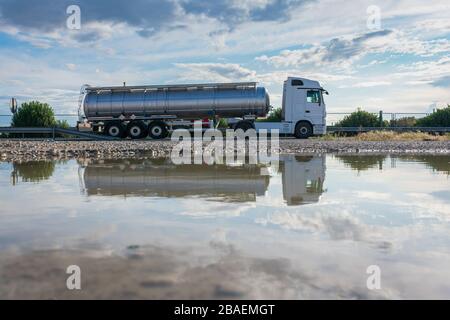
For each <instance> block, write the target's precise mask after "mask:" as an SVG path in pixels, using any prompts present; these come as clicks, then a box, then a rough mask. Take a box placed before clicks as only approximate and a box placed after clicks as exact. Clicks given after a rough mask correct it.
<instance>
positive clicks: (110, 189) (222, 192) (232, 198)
mask: <svg viewBox="0 0 450 320" xmlns="http://www.w3.org/2000/svg"><path fill="white" fill-rule="evenodd" d="M80 168H81V170H80V176H81V177H82V179H81V180H80V181H81V183H82V189H83V190H84V192H85V193H86V194H87V195H88V196H94V195H95V196H123V197H130V196H138V197H169V198H171V197H186V196H196V197H204V198H210V199H211V200H217V201H225V202H248V201H250V202H251V201H256V198H257V196H263V195H264V194H265V193H266V192H267V189H268V186H269V182H270V175H269V174H268V170H269V169H270V168H267V167H266V166H264V165H243V166H227V165H212V166H210V165H194V164H192V165H174V164H172V162H171V161H170V159H166V160H164V159H158V160H125V161H124V160H91V161H85V162H84V163H80ZM279 170H280V171H281V177H282V184H283V198H284V200H285V201H286V203H287V204H288V205H301V204H306V203H313V202H317V201H318V200H319V197H320V196H321V194H322V193H323V192H324V189H323V183H324V180H325V156H324V155H317V156H309V157H305V156H303V157H302V156H294V155H283V156H281V158H280V167H279Z"/></svg>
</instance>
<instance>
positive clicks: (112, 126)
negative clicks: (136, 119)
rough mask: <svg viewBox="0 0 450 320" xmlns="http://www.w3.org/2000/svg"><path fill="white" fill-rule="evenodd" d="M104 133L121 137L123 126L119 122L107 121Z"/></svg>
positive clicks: (123, 130) (123, 132) (123, 131)
mask: <svg viewBox="0 0 450 320" xmlns="http://www.w3.org/2000/svg"><path fill="white" fill-rule="evenodd" d="M104 133H105V134H106V135H108V136H110V137H114V138H123V137H124V135H125V127H124V125H123V124H122V123H121V122H116V121H113V122H108V123H106V125H105V131H104Z"/></svg>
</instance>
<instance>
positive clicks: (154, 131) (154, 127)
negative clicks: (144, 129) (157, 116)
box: [148, 121, 168, 139]
mask: <svg viewBox="0 0 450 320" xmlns="http://www.w3.org/2000/svg"><path fill="white" fill-rule="evenodd" d="M167 134H168V132H167V128H166V124H165V123H164V122H162V121H153V122H151V123H150V125H149V126H148V135H149V136H150V137H151V138H152V139H164V138H165V137H167Z"/></svg>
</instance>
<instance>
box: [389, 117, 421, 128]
mask: <svg viewBox="0 0 450 320" xmlns="http://www.w3.org/2000/svg"><path fill="white" fill-rule="evenodd" d="M416 123H417V119H416V118H415V117H404V118H400V119H395V120H391V121H390V123H389V124H390V126H391V127H414V126H415V125H416Z"/></svg>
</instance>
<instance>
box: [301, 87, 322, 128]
mask: <svg viewBox="0 0 450 320" xmlns="http://www.w3.org/2000/svg"><path fill="white" fill-rule="evenodd" d="M324 114H325V102H324V101H323V98H322V92H321V90H319V89H307V90H306V107H305V119H306V120H309V121H310V122H311V123H312V124H313V125H322V124H323V121H324Z"/></svg>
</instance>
